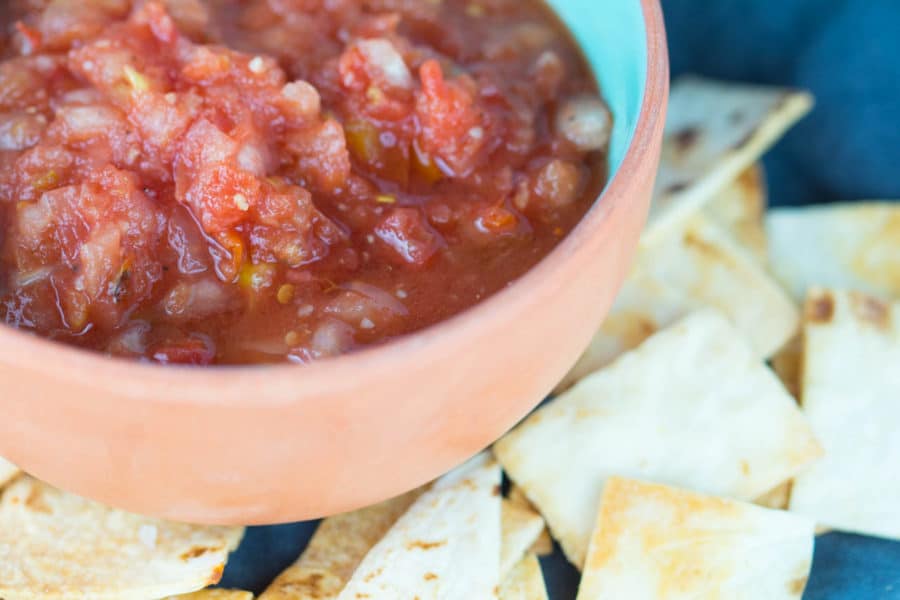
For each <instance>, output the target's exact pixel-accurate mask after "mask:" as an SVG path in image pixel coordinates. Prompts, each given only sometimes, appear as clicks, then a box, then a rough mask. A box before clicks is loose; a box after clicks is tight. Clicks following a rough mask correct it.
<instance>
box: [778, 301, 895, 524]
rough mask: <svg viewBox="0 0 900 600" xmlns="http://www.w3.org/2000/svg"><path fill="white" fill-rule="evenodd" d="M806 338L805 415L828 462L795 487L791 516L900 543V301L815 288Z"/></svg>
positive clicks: (815, 469) (807, 472) (809, 304)
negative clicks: (803, 516) (898, 475)
mask: <svg viewBox="0 0 900 600" xmlns="http://www.w3.org/2000/svg"><path fill="white" fill-rule="evenodd" d="M804 337H805V340H806V341H805V346H806V348H805V365H804V371H803V410H804V412H805V413H806V415H807V416H808V417H809V420H810V423H811V424H812V426H813V429H814V430H815V432H816V434H817V435H818V436H819V439H821V440H822V444H823V445H824V446H825V458H824V459H823V460H822V461H820V462H819V463H818V464H816V465H814V466H813V467H812V468H811V469H809V470H808V471H806V472H805V473H803V474H802V475H800V476H798V477H797V479H796V480H795V481H794V488H793V491H792V492H791V510H792V511H797V512H801V513H805V514H808V515H810V516H812V517H814V518H815V519H816V520H817V521H818V522H819V523H822V524H824V525H826V526H829V527H833V528H834V529H840V530H844V531H851V532H856V533H865V534H870V535H876V536H881V537H888V538H900V511H898V510H897V507H898V506H900V481H898V480H897V478H896V477H894V474H895V473H896V471H897V465H900V436H898V434H897V431H898V428H900V303H897V304H894V305H890V304H886V303H882V302H880V301H879V300H876V299H875V298H872V297H869V296H866V295H863V294H859V293H855V292H844V291H840V292H839V291H831V290H814V291H812V292H811V293H810V297H809V299H808V300H807V304H806V329H805V333H804Z"/></svg>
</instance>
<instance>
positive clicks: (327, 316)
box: [0, 0, 611, 364]
mask: <svg viewBox="0 0 900 600" xmlns="http://www.w3.org/2000/svg"><path fill="white" fill-rule="evenodd" d="M0 12H2V13H3V14H2V17H3V21H2V22H3V24H4V26H5V27H6V30H5V33H4V35H3V37H2V39H0V43H2V45H0V53H2V62H0V248H2V251H0V319H2V321H3V322H5V323H6V324H7V325H10V326H13V327H17V328H20V329H23V330H27V331H31V332H35V333H37V334H39V335H42V336H45V337H48V338H51V339H55V340H59V341H62V342H66V343H69V344H73V345H77V346H81V347H84V348H90V349H94V350H98V351H101V352H104V353H107V354H111V355H115V356H125V357H133V358H139V359H142V360H148V361H155V362H159V363H179V364H211V363H217V364H235V363H259V362H277V361H285V360H289V361H294V362H308V361H311V360H315V359H317V358H321V357H327V356H333V355H338V354H341V353H345V352H348V351H351V350H353V349H354V348H359V347H361V346H365V345H369V344H373V343H378V342H381V341H384V340H386V339H389V338H392V337H395V336H398V335H402V334H404V333H408V332H411V331H414V330H417V329H420V328H422V327H424V326H427V325H429V324H432V323H435V322H437V321H440V320H441V319H445V318H447V317H449V316H451V315H453V314H455V313H458V312H459V311H461V310H463V309H465V308H467V307H469V306H471V305H473V304H475V303H477V302H479V301H480V300H482V299H483V298H485V297H487V296H490V295H491V294H493V293H495V292H497V291H498V290H499V289H501V288H503V287H504V286H505V285H507V284H508V283H509V282H510V281H512V280H514V279H515V278H517V277H519V276H520V275H522V274H523V273H524V272H525V271H526V270H527V269H529V268H530V267H532V266H533V265H534V264H535V263H537V262H538V261H539V260H540V259H541V258H542V257H544V256H545V255H546V254H547V253H548V252H549V251H550V250H551V249H553V247H554V246H555V245H556V244H557V243H558V242H559V241H560V239H561V238H563V237H564V236H565V235H566V234H567V233H568V232H569V231H570V230H571V229H572V228H573V227H574V226H575V224H576V223H577V222H578V220H579V218H580V217H581V216H582V215H583V214H584V213H585V212H586V211H587V209H588V208H589V207H590V205H591V203H592V202H593V200H594V199H595V198H596V197H597V194H598V191H599V189H600V187H601V185H602V183H603V179H604V177H605V159H606V151H607V143H608V139H609V131H610V126H611V116H610V114H609V111H608V110H607V108H606V107H605V105H604V103H603V102H602V100H601V99H600V95H599V92H598V90H597V86H596V83H595V81H594V80H593V78H592V77H591V74H590V71H589V69H588V67H587V65H586V64H585V61H584V60H583V58H582V57H581V55H580V54H579V51H578V49H577V47H576V46H575V44H574V43H573V41H572V40H571V39H570V38H569V37H568V36H567V33H566V31H565V29H564V28H563V27H562V26H561V25H560V24H559V22H557V21H556V20H555V19H554V17H553V16H552V14H551V13H550V12H549V10H548V9H547V8H546V7H545V6H543V5H542V4H541V3H540V2H539V1H538V0H469V1H457V0H243V1H241V0H168V1H133V0H7V1H6V2H5V3H4V7H3V8H0Z"/></svg>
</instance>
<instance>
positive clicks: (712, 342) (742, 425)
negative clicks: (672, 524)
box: [494, 310, 821, 567]
mask: <svg viewBox="0 0 900 600" xmlns="http://www.w3.org/2000/svg"><path fill="white" fill-rule="evenodd" d="M494 453H495V454H496V456H497V458H498V459H499V460H500V462H501V464H502V465H503V467H504V468H505V469H506V472H507V474H508V475H509V477H510V478H511V479H512V480H513V481H515V482H516V484H518V485H519V486H521V487H522V489H524V490H525V492H526V493H527V494H528V498H529V499H530V500H531V501H532V502H534V504H535V506H537V508H538V509H539V510H540V513H541V515H543V517H544V519H545V520H546V521H547V525H548V526H549V527H550V531H551V532H552V533H553V536H554V538H556V539H557V540H558V541H559V542H560V545H561V546H562V548H563V550H564V551H565V553H566V556H567V557H568V558H569V560H571V561H572V563H573V564H575V565H576V566H579V567H580V566H581V565H582V564H583V563H584V557H585V553H586V552H587V544H588V538H589V536H590V531H591V527H592V524H593V519H594V516H595V511H596V507H597V502H598V500H599V498H600V494H601V492H602V489H603V483H604V481H605V480H606V478H607V477H610V476H612V475H618V474H620V475H627V476H632V477H638V478H644V479H651V480H655V481H662V482H665V483H671V484H675V485H680V486H682V487H686V488H690V489H697V490H701V491H705V492H709V493H714V494H719V495H723V496H730V497H735V498H738V499H743V500H752V499H754V498H757V497H758V496H760V495H762V494H764V493H765V492H767V491H768V490H770V489H772V488H773V487H775V486H776V485H778V484H779V483H781V482H783V481H785V480H787V479H789V478H790V477H792V476H793V475H795V474H796V473H798V472H799V471H800V470H802V469H803V468H804V467H806V466H807V465H808V464H809V463H810V462H812V461H813V460H815V459H816V458H817V457H818V456H819V455H820V454H821V448H820V446H819V444H818V443H817V442H816V440H815V438H814V437H813V434H812V431H811V429H810V427H809V425H808V424H807V423H806V420H805V419H804V418H803V415H802V414H801V413H800V411H799V409H798V407H797V404H796V402H794V400H793V399H792V398H791V397H790V396H789V395H788V393H787V391H785V389H784V387H783V386H782V385H781V383H780V382H779V381H778V379H777V378H776V377H775V375H774V374H773V373H772V372H771V371H770V370H769V369H768V368H767V367H766V366H765V365H764V364H763V363H762V362H761V361H760V360H758V359H757V358H756V357H755V355H754V353H753V352H752V351H751V349H750V347H749V346H748V345H747V344H746V343H745V342H744V341H743V339H742V338H741V336H740V335H739V334H738V333H737V332H736V331H735V330H734V328H733V327H732V326H731V325H729V323H728V322H727V321H726V320H725V318H724V317H722V316H721V315H719V314H718V313H716V312H715V311H713V310H704V311H701V312H699V313H696V314H693V315H691V316H689V317H688V318H686V319H684V320H683V321H680V322H679V323H677V324H675V325H674V326H672V327H670V328H669V329H666V330H664V331H662V332H660V333H658V334H656V335H655V336H653V337H651V338H650V339H649V340H647V341H646V342H644V344H643V345H641V346H640V347H639V348H638V349H636V350H634V351H632V352H629V353H628V354H625V355H623V356H622V357H621V358H620V359H619V360H617V361H616V362H614V363H613V364H612V365H610V366H609V367H607V368H606V369H604V370H602V371H598V372H597V373H595V374H593V375H591V376H590V377H588V378H587V379H584V380H582V381H581V382H580V383H579V384H578V385H576V386H575V387H573V388H572V389H571V390H569V391H568V392H566V393H565V394H563V395H562V396H560V397H559V398H557V399H556V400H554V401H552V402H550V403H548V404H546V405H545V406H544V407H543V408H541V409H539V410H538V411H537V412H535V413H534V414H533V415H532V416H531V417H529V418H528V419H526V420H525V422H524V423H523V424H522V425H520V426H519V427H518V428H516V429H515V430H513V431H512V432H511V433H509V434H507V435H506V437H504V438H503V439H501V440H500V441H499V442H497V444H496V445H495V446H494ZM563 467H564V468H563Z"/></svg>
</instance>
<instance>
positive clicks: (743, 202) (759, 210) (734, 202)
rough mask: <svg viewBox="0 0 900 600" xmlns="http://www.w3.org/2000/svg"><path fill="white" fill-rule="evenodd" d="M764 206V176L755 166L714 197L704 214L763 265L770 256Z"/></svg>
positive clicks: (758, 167) (766, 196) (765, 202)
mask: <svg viewBox="0 0 900 600" xmlns="http://www.w3.org/2000/svg"><path fill="white" fill-rule="evenodd" d="M767 205H768V193H767V191H766V175H765V172H764V171H763V167H762V164H760V163H756V164H755V165H753V166H752V167H750V168H749V169H747V170H746V171H744V172H743V173H741V174H740V175H739V176H738V178H737V179H735V180H734V181H733V182H732V183H731V184H729V185H728V186H726V187H725V188H724V189H723V190H722V191H720V192H719V193H718V194H716V195H715V197H714V198H713V199H712V200H711V201H710V203H709V204H707V205H706V208H705V209H704V211H705V213H706V216H707V217H709V218H710V219H712V220H713V221H715V222H716V223H717V224H718V225H719V226H720V227H722V229H724V230H725V231H727V232H728V234H729V235H730V236H731V237H732V238H733V239H734V240H735V241H737V242H738V243H739V244H741V245H742V246H744V247H745V248H747V250H749V251H750V253H751V254H752V255H753V257H754V258H756V260H758V261H759V262H760V263H761V264H765V263H766V262H767V260H768V253H769V244H768V241H767V240H766V226H765V219H766V206H767Z"/></svg>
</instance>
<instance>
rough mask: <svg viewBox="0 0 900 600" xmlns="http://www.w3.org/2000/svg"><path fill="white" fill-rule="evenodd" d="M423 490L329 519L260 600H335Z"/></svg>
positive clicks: (321, 524)
mask: <svg viewBox="0 0 900 600" xmlns="http://www.w3.org/2000/svg"><path fill="white" fill-rule="evenodd" d="M424 491H425V488H419V489H417V490H413V491H412V492H409V493H407V494H404V495H402V496H398V497H397V498H392V499H391V500H387V501H385V502H382V503H381V504H376V505H374V506H369V507H367V508H363V509H360V510H357V511H354V512H350V513H345V514H342V515H337V516H334V517H329V518H327V519H325V520H324V521H322V522H321V523H320V524H319V527H318V528H317V529H316V533H315V535H313V537H312V539H311V540H310V542H309V545H308V546H307V547H306V550H304V551H303V554H302V555H301V556H300V558H299V559H298V560H297V562H296V563H294V564H293V565H291V566H290V567H288V568H287V570H285V571H284V572H283V573H282V574H281V575H279V576H278V577H277V578H276V579H275V581H273V582H272V583H271V584H270V585H269V587H268V588H266V591H265V592H263V594H262V595H261V596H260V597H259V600H332V599H334V598H337V597H338V594H340V593H341V590H343V589H344V586H345V585H347V582H348V581H350V578H351V577H352V576H353V572H354V571H356V568H357V567H358V566H359V563H361V562H362V560H363V558H365V556H366V554H367V553H368V552H369V550H371V549H372V546H374V545H375V544H377V543H378V541H379V540H380V539H381V538H382V537H384V534H386V533H387V532H388V530H389V529H390V528H391V527H392V526H393V525H394V523H396V522H397V519H399V518H400V517H401V516H402V515H403V513H405V512H406V511H407V509H409V507H410V506H412V504H413V502H415V501H416V500H417V499H418V498H419V496H421V495H422V494H423V493H424Z"/></svg>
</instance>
